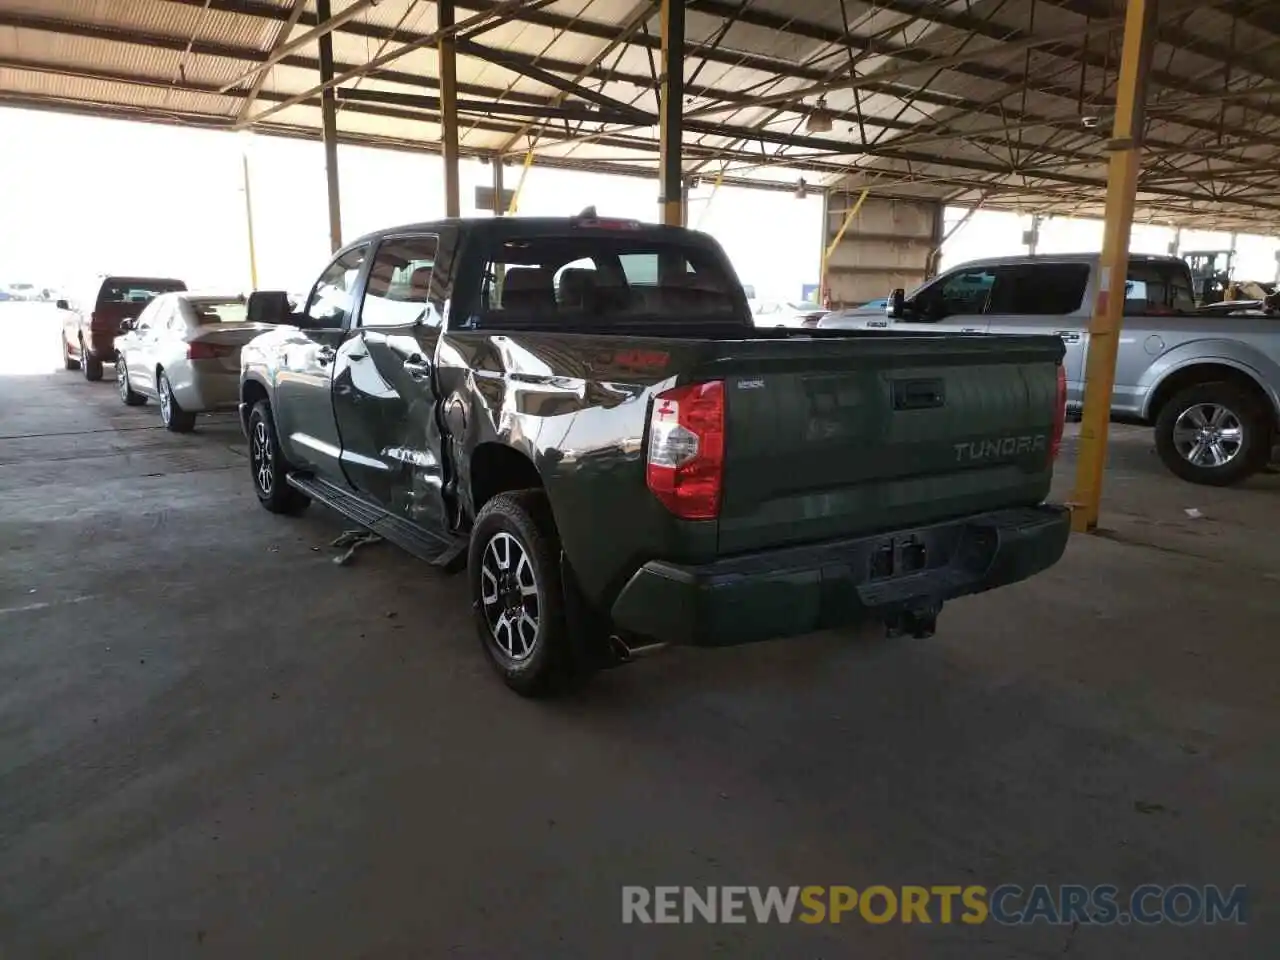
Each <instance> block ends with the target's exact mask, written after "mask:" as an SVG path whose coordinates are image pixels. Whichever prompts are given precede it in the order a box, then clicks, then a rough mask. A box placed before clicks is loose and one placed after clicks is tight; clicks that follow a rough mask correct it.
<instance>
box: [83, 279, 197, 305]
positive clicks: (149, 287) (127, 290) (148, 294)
mask: <svg viewBox="0 0 1280 960" xmlns="http://www.w3.org/2000/svg"><path fill="white" fill-rule="evenodd" d="M186 289H187V285H186V284H185V283H183V282H182V281H181V280H167V279H159V278H154V277H108V278H107V279H106V280H104V281H103V282H102V287H101V289H99V291H98V302H99V303H150V302H151V301H152V300H154V299H155V298H156V297H158V296H160V294H162V293H176V292H179V291H182V290H186Z"/></svg>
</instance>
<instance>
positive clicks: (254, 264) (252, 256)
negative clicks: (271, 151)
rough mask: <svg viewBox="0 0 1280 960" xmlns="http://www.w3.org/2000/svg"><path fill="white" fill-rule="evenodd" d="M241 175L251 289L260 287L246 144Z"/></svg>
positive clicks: (241, 159) (242, 154)
mask: <svg viewBox="0 0 1280 960" xmlns="http://www.w3.org/2000/svg"><path fill="white" fill-rule="evenodd" d="M240 175H241V177H243V179H244V225H245V232H246V233H247V235H248V239H249V283H250V284H251V287H250V289H252V290H257V289H258V248H257V246H256V245H255V244H254V240H253V196H252V195H251V194H250V193H249V149H248V146H247V145H245V147H244V149H243V150H242V151H241V152H240Z"/></svg>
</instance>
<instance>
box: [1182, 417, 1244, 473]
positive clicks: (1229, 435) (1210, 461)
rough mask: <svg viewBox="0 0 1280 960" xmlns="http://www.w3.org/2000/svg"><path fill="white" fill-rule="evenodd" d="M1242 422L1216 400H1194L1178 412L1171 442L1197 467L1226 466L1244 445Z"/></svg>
mask: <svg viewBox="0 0 1280 960" xmlns="http://www.w3.org/2000/svg"><path fill="white" fill-rule="evenodd" d="M1244 429H1245V428H1244V423H1243V422H1242V420H1241V418H1240V417H1239V416H1238V415H1237V414H1236V413H1235V412H1234V411H1233V410H1231V409H1230V408H1228V407H1225V406H1223V405H1222V404H1219V403H1197V404H1193V405H1192V406H1190V407H1187V409H1186V410H1183V411H1182V413H1181V414H1179V415H1178V419H1177V421H1176V422H1175V423H1174V425H1173V445H1174V447H1175V448H1176V449H1177V451H1178V453H1179V454H1181V455H1182V458H1183V459H1184V460H1186V461H1187V463H1190V464H1192V465H1193V466H1196V467H1225V466H1226V465H1227V464H1229V463H1231V461H1233V460H1235V459H1236V457H1238V456H1239V455H1240V451H1241V450H1242V449H1244V441H1245V436H1244Z"/></svg>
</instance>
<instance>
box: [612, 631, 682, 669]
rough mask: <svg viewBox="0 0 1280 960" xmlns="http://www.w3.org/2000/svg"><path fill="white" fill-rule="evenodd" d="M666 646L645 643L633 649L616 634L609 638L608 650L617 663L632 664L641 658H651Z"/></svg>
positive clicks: (663, 644)
mask: <svg viewBox="0 0 1280 960" xmlns="http://www.w3.org/2000/svg"><path fill="white" fill-rule="evenodd" d="M667 646H668V645H667V644H665V643H646V644H640V645H637V646H634V647H633V646H631V645H630V644H629V643H627V641H625V640H623V639H622V638H621V637H620V636H618V635H617V634H616V633H615V634H612V635H611V636H610V637H609V649H610V650H611V651H612V652H613V655H614V657H615V658H616V659H617V661H618V663H632V662H634V661H636V660H639V659H640V658H642V657H649V656H652V655H653V654H655V653H658V652H659V651H661V650H664V649H666V647H667Z"/></svg>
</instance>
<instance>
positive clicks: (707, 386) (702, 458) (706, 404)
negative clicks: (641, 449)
mask: <svg viewBox="0 0 1280 960" xmlns="http://www.w3.org/2000/svg"><path fill="white" fill-rule="evenodd" d="M723 477H724V382H723V381H721V380H710V381H708V382H706V383H692V384H689V385H688V386H685V387H676V388H674V389H672V390H667V391H664V392H663V393H660V394H658V395H657V396H656V397H654V398H653V411H652V413H651V414H650V415H649V453H648V460H647V467H646V470H645V480H646V482H647V483H648V485H649V489H650V490H652V491H653V494H654V496H656V497H657V498H658V499H659V500H661V501H662V503H663V505H664V506H665V507H666V508H667V509H668V510H670V511H671V512H672V513H673V514H675V515H676V516H677V517H680V518H681V519H682V520H714V519H715V518H716V517H718V516H719V515H720V489H721V482H722V479H723Z"/></svg>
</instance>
